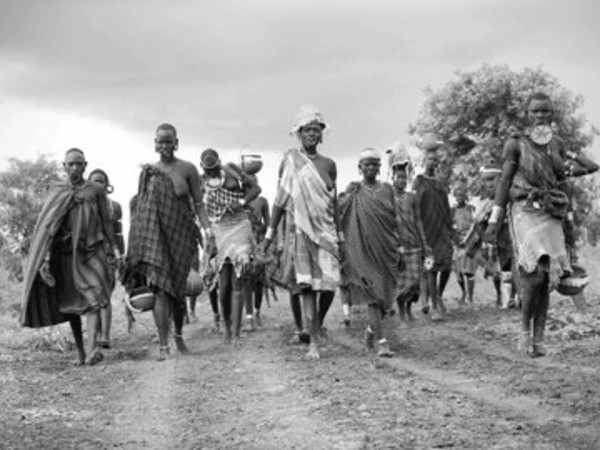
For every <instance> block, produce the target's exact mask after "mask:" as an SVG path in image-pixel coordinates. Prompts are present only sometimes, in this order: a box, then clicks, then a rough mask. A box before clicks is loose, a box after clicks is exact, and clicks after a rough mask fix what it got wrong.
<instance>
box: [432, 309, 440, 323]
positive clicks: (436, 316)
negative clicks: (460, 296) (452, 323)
mask: <svg viewBox="0 0 600 450" xmlns="http://www.w3.org/2000/svg"><path fill="white" fill-rule="evenodd" d="M431 321H432V322H441V321H442V315H441V314H440V312H439V311H438V310H437V309H434V310H433V312H432V313H431Z"/></svg>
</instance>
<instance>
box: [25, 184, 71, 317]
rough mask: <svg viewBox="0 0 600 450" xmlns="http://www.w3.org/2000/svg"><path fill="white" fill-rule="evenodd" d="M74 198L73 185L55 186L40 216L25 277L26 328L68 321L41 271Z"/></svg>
mask: <svg viewBox="0 0 600 450" xmlns="http://www.w3.org/2000/svg"><path fill="white" fill-rule="evenodd" d="M72 198H73V190H72V188H71V186H70V185H69V184H61V185H57V186H55V187H54V188H53V189H52V190H51V191H50V193H49V195H48V198H47V199H46V202H45V203H44V206H43V207H42V210H41V212H40V214H39V216H38V218H37V222H36V224H35V229H34V231H33V236H32V238H31V247H30V248H29V257H28V258H27V265H26V268H25V272H24V278H23V304H22V308H21V325H23V326H25V327H31V328H39V327H47V326H51V325H56V324H59V323H61V322H66V321H67V320H68V318H67V316H65V315H64V314H61V313H60V312H59V306H58V296H57V290H56V289H55V288H52V287H49V286H47V285H46V283H44V282H43V281H42V279H41V277H40V276H39V274H38V271H39V269H40V267H41V265H42V262H43V261H44V257H45V256H46V254H47V253H48V251H49V250H50V247H51V245H52V240H53V238H54V236H55V235H56V233H57V231H58V230H59V228H60V226H61V224H62V221H63V219H64V217H65V215H66V214H67V212H68V210H69V204H70V202H71V199H72Z"/></svg>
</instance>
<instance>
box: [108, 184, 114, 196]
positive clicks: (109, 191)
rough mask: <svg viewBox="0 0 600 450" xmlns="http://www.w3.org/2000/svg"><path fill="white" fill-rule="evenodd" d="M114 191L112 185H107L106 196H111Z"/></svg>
mask: <svg viewBox="0 0 600 450" xmlns="http://www.w3.org/2000/svg"><path fill="white" fill-rule="evenodd" d="M114 191H115V188H114V187H113V185H112V184H109V185H108V186H106V193H107V194H112V193H113V192H114Z"/></svg>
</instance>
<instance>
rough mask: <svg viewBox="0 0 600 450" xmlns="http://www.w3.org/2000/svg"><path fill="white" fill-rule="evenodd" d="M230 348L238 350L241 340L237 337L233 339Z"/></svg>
mask: <svg viewBox="0 0 600 450" xmlns="http://www.w3.org/2000/svg"><path fill="white" fill-rule="evenodd" d="M231 346H232V347H233V348H240V347H241V346H242V340H241V339H240V338H239V336H238V337H235V338H233V341H232V343H231Z"/></svg>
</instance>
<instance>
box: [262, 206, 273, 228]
mask: <svg viewBox="0 0 600 450" xmlns="http://www.w3.org/2000/svg"><path fill="white" fill-rule="evenodd" d="M260 209H261V211H260V215H261V218H262V220H261V222H262V226H263V227H264V228H263V230H266V228H267V227H268V226H269V222H270V221H271V213H270V212H269V202H268V200H267V199H266V198H263V201H262V202H261V208H260Z"/></svg>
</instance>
